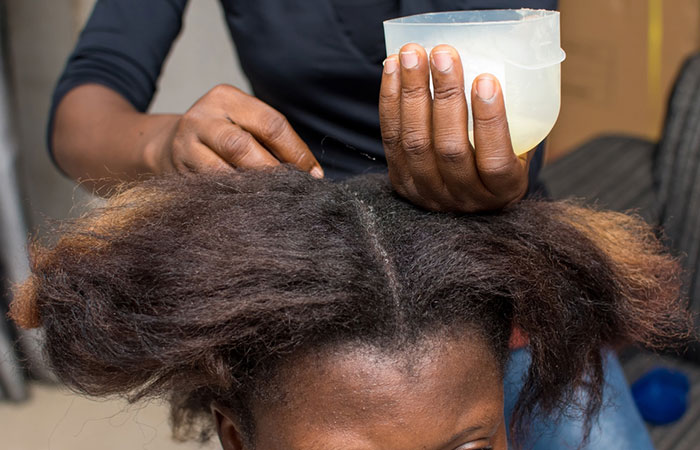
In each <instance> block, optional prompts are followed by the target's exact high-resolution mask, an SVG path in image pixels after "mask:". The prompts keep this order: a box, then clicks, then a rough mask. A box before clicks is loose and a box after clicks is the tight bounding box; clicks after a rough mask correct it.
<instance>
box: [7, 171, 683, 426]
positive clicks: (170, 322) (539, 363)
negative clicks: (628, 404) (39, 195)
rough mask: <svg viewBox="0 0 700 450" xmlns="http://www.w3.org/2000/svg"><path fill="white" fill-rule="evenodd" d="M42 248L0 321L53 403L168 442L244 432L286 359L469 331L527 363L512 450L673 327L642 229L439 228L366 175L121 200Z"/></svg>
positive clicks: (659, 271)
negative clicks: (235, 418) (136, 411)
mask: <svg viewBox="0 0 700 450" xmlns="http://www.w3.org/2000/svg"><path fill="white" fill-rule="evenodd" d="M58 232H59V236H60V238H59V239H58V240H57V242H55V243H53V244H50V245H44V246H42V245H40V244H38V243H35V244H34V245H33V251H32V264H33V272H32V275H31V277H30V278H29V279H28V280H27V281H26V282H25V283H24V284H22V285H20V286H19V287H18V289H17V291H16V298H15V301H14V303H13V305H12V311H11V315H12V317H13V318H14V320H15V321H17V322H18V323H19V324H20V325H22V326H25V327H36V326H43V328H44V330H45V334H46V342H45V349H46V353H47V355H48V359H49V361H50V363H51V365H52V367H53V369H54V370H55V373H56V374H57V375H58V377H59V378H60V379H61V380H63V381H64V382H65V383H66V384H67V385H68V386H70V387H72V388H74V389H76V390H78V391H80V392H82V393H86V394H89V395H98V396H103V395H110V394H121V395H126V396H128V398H130V399H131V400H132V401H135V400H138V399H141V398H144V397H154V396H157V397H165V398H168V399H169V400H170V402H171V404H172V418H173V422H174V429H175V431H176V436H179V437H181V438H192V437H200V438H202V439H206V438H208V437H209V436H210V435H211V432H212V419H211V413H210V404H211V403H212V401H214V400H217V401H219V402H222V403H223V404H224V405H226V406H228V407H230V408H231V409H232V410H234V411H236V412H237V413H239V414H240V415H241V417H249V404H250V401H251V399H252V398H253V397H254V396H257V395H262V394H261V393H264V392H265V387H266V385H265V383H266V380H269V379H270V375H271V374H275V373H277V372H276V370H277V369H278V368H279V367H280V366H281V365H282V364H283V363H285V362H288V360H289V358H292V357H293V355H294V354H295V352H301V351H314V350H320V349H321V348H322V347H324V346H327V345H331V344H334V345H335V344H339V343H340V344H342V343H350V342H355V343H356V342H362V343H369V344H371V345H374V346H380V348H395V347H396V346H397V345H398V346H403V347H404V348H405V346H410V345H415V344H416V343H417V342H420V339H421V338H422V337H424V336H427V335H428V334H434V333H435V331H436V330H437V331H439V330H444V331H450V330H455V331H458V330H460V329H467V328H468V329H469V330H476V331H477V332H479V333H483V335H484V336H486V337H487V340H488V342H489V343H490V346H491V349H492V351H493V353H494V355H495V356H496V358H497V360H498V361H500V362H501V364H502V365H504V364H505V361H506V359H507V357H508V341H509V337H510V335H511V330H512V329H513V327H517V328H519V329H520V330H522V331H523V332H524V333H525V334H526V335H527V336H528V337H529V346H530V349H531V352H532V365H531V367H530V369H529V373H528V375H527V379H526V382H525V385H524V387H523V389H522V392H521V394H520V398H519V401H518V404H517V407H516V408H515V412H514V417H513V419H514V420H513V430H512V431H513V432H514V433H515V434H514V435H515V436H521V437H523V436H524V434H525V432H526V430H527V423H528V421H529V420H531V419H532V417H533V415H535V414H548V413H551V412H553V411H555V410H556V409H557V408H559V407H560V406H562V405H565V404H571V403H574V402H576V401H577V400H578V399H580V398H581V396H579V395H576V391H577V390H579V389H582V390H584V391H585V392H586V393H587V394H588V395H586V396H585V398H586V399H587V400H586V403H585V404H583V405H581V407H582V408H583V412H584V413H585V417H587V418H588V419H590V418H591V417H593V416H594V415H595V414H596V413H597V411H598V410H599V408H600V406H601V396H602V390H603V384H604V383H603V362H602V356H601V349H602V348H605V347H609V346H615V345H617V344H620V343H623V342H633V343H639V344H643V345H646V346H652V347H660V346H664V345H667V344H671V343H673V342H675V341H677V340H678V339H679V338H685V337H687V336H688V333H689V331H688V330H689V329H690V322H689V318H688V317H687V315H686V314H685V313H684V312H683V309H682V307H681V303H680V301H679V299H678V296H679V273H678V265H677V263H676V262H675V261H674V260H673V259H672V258H671V257H669V256H668V255H667V253H666V252H665V250H664V249H663V248H662V246H661V245H660V243H659V242H658V240H657V239H656V238H655V236H654V233H653V232H652V230H651V229H649V228H648V227H647V226H646V225H645V224H644V223H643V222H642V221H641V220H640V219H637V218H635V217H631V216H627V215H623V214H618V213H613V212H603V211H597V210H594V209H589V208H585V207H582V206H579V205H576V204H574V203H566V202H546V201H523V202H520V203H519V204H517V205H514V206H512V207H510V208H508V209H507V210H505V211H502V212H499V213H485V214H470V215H453V214H439V213H432V212H426V211H423V210H420V209H418V208H416V207H414V206H412V205H410V204H408V203H406V202H404V201H403V200H401V199H400V198H398V197H397V196H396V195H395V194H394V193H392V191H391V189H390V186H389V184H388V182H387V181H386V180H385V179H384V178H383V177H379V176H366V177H360V178H357V179H354V180H351V181H348V182H346V183H343V184H333V183H330V182H327V181H321V180H316V179H313V178H311V177H310V176H308V175H306V174H303V173H300V172H296V171H294V170H291V169H286V168H283V169H278V170H272V171H269V172H262V173H261V172H238V173H235V174H233V175H197V176H192V177H185V178H182V177H166V178H159V179H153V180H150V181H146V182H143V183H140V184H135V185H132V186H129V187H128V188H125V189H124V190H123V191H122V192H121V193H120V194H118V195H116V196H114V197H113V198H112V199H111V200H109V203H108V205H107V206H106V207H104V208H102V209H98V210H95V211H93V212H91V213H89V214H88V215H86V216H84V217H82V218H80V219H78V220H75V221H71V222H68V223H66V224H64V225H63V226H62V227H61V228H60V229H59V230H58ZM249 426H250V427H251V428H250V429H249V430H248V431H250V432H252V427H253V426H254V424H253V423H252V422H250V421H249Z"/></svg>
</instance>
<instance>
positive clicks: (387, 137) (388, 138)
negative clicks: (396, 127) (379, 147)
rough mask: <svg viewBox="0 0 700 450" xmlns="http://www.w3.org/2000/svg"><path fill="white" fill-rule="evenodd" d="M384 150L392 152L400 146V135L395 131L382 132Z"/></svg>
mask: <svg viewBox="0 0 700 450" xmlns="http://www.w3.org/2000/svg"><path fill="white" fill-rule="evenodd" d="M382 142H383V143H384V148H385V149H389V150H393V149H395V148H397V147H398V146H400V145H401V134H400V133H398V132H397V131H393V130H392V131H389V130H382Z"/></svg>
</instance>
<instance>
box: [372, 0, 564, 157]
mask: <svg viewBox="0 0 700 450" xmlns="http://www.w3.org/2000/svg"><path fill="white" fill-rule="evenodd" d="M384 35H385V38H386V49H387V54H388V55H391V54H394V53H398V52H399V50H400V49H401V47H402V46H403V45H405V44H408V43H410V42H414V43H417V44H420V45H422V46H423V47H424V48H425V49H426V51H428V52H430V50H431V49H432V48H433V47H435V46H437V45H440V44H448V45H451V46H452V47H454V48H455V49H456V50H457V51H458V52H459V55H460V57H461V59H462V66H463V67H464V83H465V87H466V89H465V92H466V94H467V95H466V97H467V102H468V103H469V107H470V110H471V95H470V92H471V85H472V83H473V81H474V79H475V78H476V77H477V76H478V75H480V74H482V73H490V74H493V75H495V76H496V77H497V78H498V80H499V81H500V83H501V87H502V89H503V94H504V96H505V102H506V114H507V116H508V124H509V126H510V135H511V139H512V141H513V149H514V150H515V153H516V154H522V153H525V152H527V151H529V150H532V149H533V148H535V147H536V146H537V145H538V144H539V143H540V142H542V141H543V140H544V138H545V137H547V135H548V134H549V132H550V131H552V127H554V123H555V122H556V120H557V117H558V116H559V107H560V104H561V69H560V66H561V62H562V61H564V59H565V58H566V54H565V53H564V51H563V50H562V49H561V43H560V37H559V13H558V12H556V11H545V10H532V9H512V10H511V9H508V10H490V11H456V12H443V13H430V14H419V15H415V16H408V17H402V18H398V19H392V20H387V21H386V22H384ZM473 134H474V131H473V119H472V117H471V115H470V116H469V137H470V139H471V141H472V144H473V143H474V137H473Z"/></svg>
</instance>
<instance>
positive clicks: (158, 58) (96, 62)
mask: <svg viewBox="0 0 700 450" xmlns="http://www.w3.org/2000/svg"><path fill="white" fill-rule="evenodd" d="M187 2H188V0H98V1H97V3H96V4H95V8H94V9H93V11H92V15H91V16H90V19H89V20H88V22H87V24H86V25H85V28H84V29H83V31H82V33H81V34H80V37H79V39H78V43H77V45H76V47H75V49H74V50H73V53H72V54H71V55H70V57H69V59H68V62H67V64H66V66H65V69H64V71H63V74H62V75H61V77H60V78H59V80H58V83H57V85H56V89H55V90H54V94H53V99H52V103H51V110H50V112H49V123H48V130H47V131H48V133H47V137H48V146H49V152H50V154H51V156H52V157H53V149H52V148H51V140H52V139H51V135H52V133H53V123H54V116H55V114H56V108H57V106H58V104H59V103H60V101H61V100H62V99H63V97H64V96H65V95H66V94H67V93H68V92H69V91H70V90H72V89H73V88H75V87H77V86H80V85H83V84H87V83H97V84H101V85H103V86H106V87H108V88H110V89H112V90H114V91H116V92H117V93H119V94H121V95H122V96H123V97H124V98H126V99H127V100H128V101H129V102H130V103H131V104H132V105H134V107H135V108H136V109H137V110H139V111H142V112H143V111H146V109H147V108H148V106H149V105H150V103H151V100H152V99H153V96H154V94H155V92H156V88H157V81H158V77H159V76H160V72H161V69H162V66H163V62H164V61H165V58H166V57H167V56H168V53H169V52H170V48H171V47H172V44H173V42H174V41H175V39H176V38H177V36H178V34H179V33H180V30H181V28H182V16H183V13H184V10H185V7H186V6H187Z"/></svg>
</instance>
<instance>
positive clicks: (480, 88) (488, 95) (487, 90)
mask: <svg viewBox="0 0 700 450" xmlns="http://www.w3.org/2000/svg"><path fill="white" fill-rule="evenodd" d="M495 94H496V83H495V82H494V80H493V78H491V77H489V76H483V77H480V78H479V79H478V80H476V95H478V96H479V98H480V99H482V100H484V101H489V100H491V99H492V98H493V96H494V95H495Z"/></svg>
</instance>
